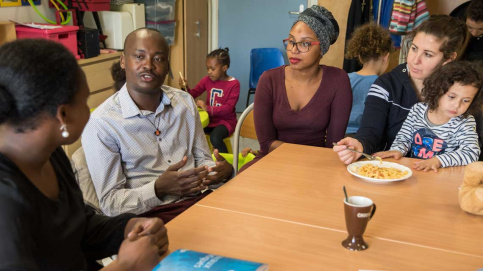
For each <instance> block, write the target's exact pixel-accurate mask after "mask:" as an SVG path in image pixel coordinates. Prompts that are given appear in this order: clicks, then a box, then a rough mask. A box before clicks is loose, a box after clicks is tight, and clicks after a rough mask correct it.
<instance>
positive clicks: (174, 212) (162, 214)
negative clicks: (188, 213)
mask: <svg viewBox="0 0 483 271" xmlns="http://www.w3.org/2000/svg"><path fill="white" fill-rule="evenodd" d="M211 192H212V190H206V191H205V192H203V193H202V194H199V195H198V196H196V197H194V198H191V199H187V200H184V201H181V202H177V203H172V204H167V205H161V206H158V207H155V208H154V209H152V210H151V211H148V212H146V213H144V214H140V215H138V216H139V217H158V218H160V219H161V220H163V222H164V224H166V223H168V222H169V221H171V220H172V219H173V218H175V217H177V216H178V215H179V214H181V213H182V212H184V211H185V210H186V209H188V208H189V207H191V206H192V205H194V204H195V203H197V202H198V201H200V200H202V199H203V198H204V197H206V196H208V195H209V194H210V193H211Z"/></svg>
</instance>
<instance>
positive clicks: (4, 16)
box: [0, 0, 55, 23]
mask: <svg viewBox="0 0 483 271" xmlns="http://www.w3.org/2000/svg"><path fill="white" fill-rule="evenodd" d="M36 7H37V9H38V10H39V11H40V13H42V14H44V16H45V17H47V18H48V19H50V20H52V21H55V12H54V9H51V8H49V5H48V1H47V0H42V1H41V4H40V5H39V6H36ZM8 20H14V21H17V22H21V23H27V22H34V23H46V22H45V21H44V19H42V18H41V17H40V16H39V15H38V14H37V13H36V12H35V10H34V9H33V8H32V7H31V6H22V7H1V8H0V21H8Z"/></svg>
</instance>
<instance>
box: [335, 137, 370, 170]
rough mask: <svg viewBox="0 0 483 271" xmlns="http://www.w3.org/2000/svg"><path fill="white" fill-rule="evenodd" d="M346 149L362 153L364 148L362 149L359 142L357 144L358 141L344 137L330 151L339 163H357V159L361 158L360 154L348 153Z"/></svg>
mask: <svg viewBox="0 0 483 271" xmlns="http://www.w3.org/2000/svg"><path fill="white" fill-rule="evenodd" d="M348 148H350V149H353V150H356V151H360V152H363V151H364V147H362V144H361V142H359V140H357V139H355V138H352V137H346V138H344V139H342V140H340V141H339V142H337V146H334V147H333V148H332V150H333V151H334V152H336V153H337V155H338V156H339V159H340V161H342V162H343V163H344V164H346V165H348V164H350V163H352V162H354V161H357V159H359V157H361V154H360V153H355V152H351V151H348V150H347V149H348Z"/></svg>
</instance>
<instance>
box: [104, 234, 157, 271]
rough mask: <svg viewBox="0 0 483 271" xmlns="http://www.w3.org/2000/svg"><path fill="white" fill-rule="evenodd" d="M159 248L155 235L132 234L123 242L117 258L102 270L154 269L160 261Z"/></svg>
mask: <svg viewBox="0 0 483 271" xmlns="http://www.w3.org/2000/svg"><path fill="white" fill-rule="evenodd" d="M158 250H159V249H158V246H156V243H155V237H154V236H153V235H145V236H139V235H131V236H130V237H128V238H126V239H125V240H124V241H123V242H122V244H121V247H120V248H119V252H118V254H117V259H116V260H115V261H114V262H112V263H111V264H109V265H108V266H107V267H105V268H103V269H102V270H106V271H108V270H152V269H153V268H154V267H155V266H156V265H157V264H158V263H159V255H160V254H159V253H158ZM163 253H164V252H163Z"/></svg>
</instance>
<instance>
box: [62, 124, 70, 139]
mask: <svg viewBox="0 0 483 271" xmlns="http://www.w3.org/2000/svg"><path fill="white" fill-rule="evenodd" d="M60 130H62V137H63V138H68V137H69V132H68V131H67V125H65V124H62V126H60Z"/></svg>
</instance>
